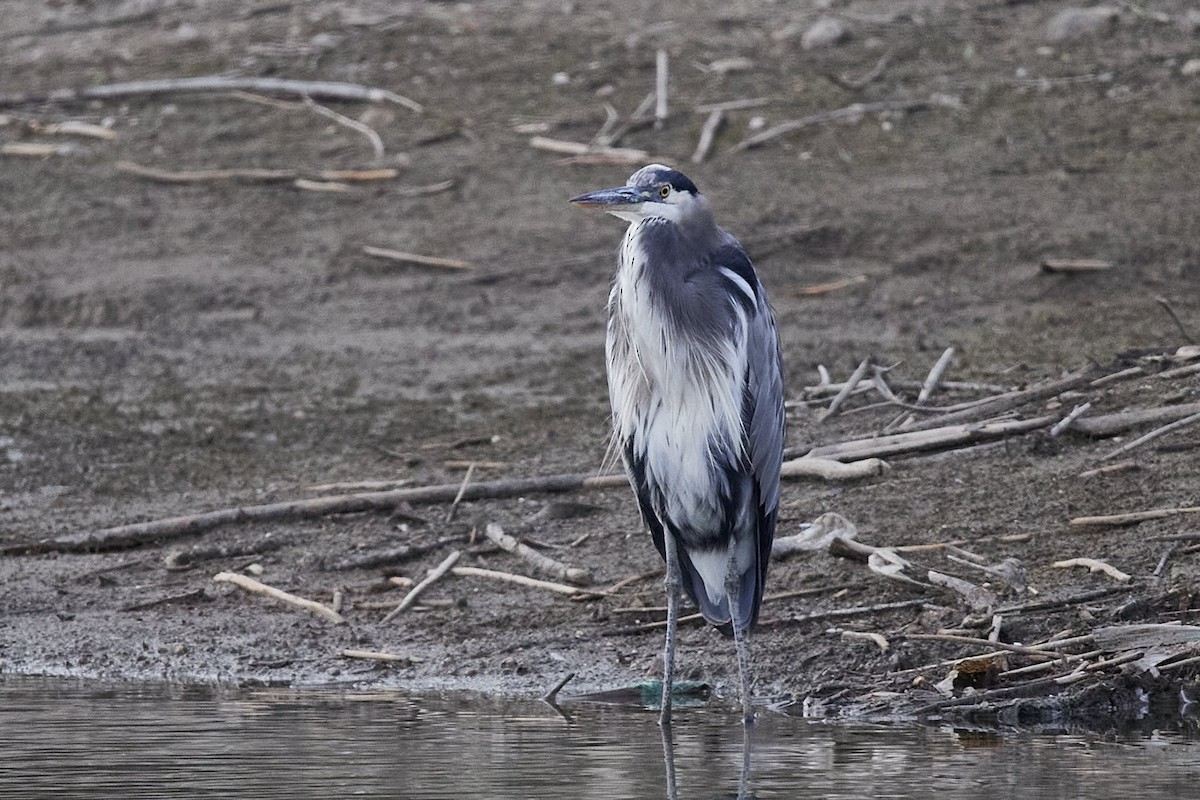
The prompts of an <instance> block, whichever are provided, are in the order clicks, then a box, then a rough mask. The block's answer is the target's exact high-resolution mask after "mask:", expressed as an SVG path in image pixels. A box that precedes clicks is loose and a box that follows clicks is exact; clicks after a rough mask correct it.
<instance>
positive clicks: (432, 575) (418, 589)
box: [383, 550, 462, 622]
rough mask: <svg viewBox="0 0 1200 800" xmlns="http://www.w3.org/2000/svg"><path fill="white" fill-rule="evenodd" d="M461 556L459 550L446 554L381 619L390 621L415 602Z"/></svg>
mask: <svg viewBox="0 0 1200 800" xmlns="http://www.w3.org/2000/svg"><path fill="white" fill-rule="evenodd" d="M461 557H462V551H461V550H455V551H454V552H452V553H451V554H450V555H448V556H446V558H445V559H443V561H442V563H440V564H438V565H437V566H436V567H434V568H433V569H431V570H429V574H428V575H426V576H425V578H424V579H423V580H422V581H421V582H420V583H418V584H417V585H416V586H414V587H413V588H411V589H409V590H408V594H406V595H404V599H403V600H401V601H400V604H399V605H398V606H396V607H395V608H393V609H392V610H391V611H389V612H388V614H387V616H386V617H384V618H383V621H384V622H391V621H392V620H394V619H395V618H396V617H397V616H399V615H400V614H402V613H403V612H404V610H405V609H407V608H408V607H409V606H411V605H412V604H413V603H415V602H417V598H418V597H420V596H421V593H422V592H424V591H425V590H426V589H428V588H429V587H430V586H432V585H433V584H434V583H436V582H437V581H438V580H439V579H440V578H441V577H442V576H443V575H445V574H446V573H447V572H449V571H450V568H451V567H453V566H454V565H455V564H456V563H457V562H458V559H459V558H461Z"/></svg>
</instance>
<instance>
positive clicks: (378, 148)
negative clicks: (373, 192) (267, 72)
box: [304, 94, 384, 161]
mask: <svg viewBox="0 0 1200 800" xmlns="http://www.w3.org/2000/svg"><path fill="white" fill-rule="evenodd" d="M304 105H305V106H307V107H308V108H311V109H312V110H313V111H315V112H317V113H318V114H320V115H321V116H322V117H325V118H326V119H331V120H333V121H334V122H336V123H337V124H338V125H341V126H342V127H343V128H349V129H350V130H352V131H355V132H356V133H360V134H362V135H363V136H365V137H366V139H367V141H368V142H370V143H371V150H372V152H374V153H375V160H376V161H380V160H382V159H383V156H384V150H383V138H382V137H380V135H379V134H378V133H376V132H375V129H374V128H372V127H371V126H370V125H364V124H363V123H361V122H359V121H358V120H356V119H351V118H350V117H347V116H346V115H345V114H339V113H338V112H336V111H334V110H333V109H332V108H326V107H325V106H323V105H321V104H320V103H318V102H316V101H315V100H313V99H312V97H310V96H309V95H307V94H306V95H304Z"/></svg>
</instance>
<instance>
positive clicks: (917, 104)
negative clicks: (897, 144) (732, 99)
mask: <svg viewBox="0 0 1200 800" xmlns="http://www.w3.org/2000/svg"><path fill="white" fill-rule="evenodd" d="M931 108H962V102H961V101H960V100H958V99H957V98H952V97H946V96H944V95H930V96H929V97H928V98H926V99H924V100H883V101H881V102H878V103H854V104H853V105H849V106H846V107H844V108H837V109H834V110H832V111H822V112H821V113H819V114H811V115H809V116H807V117H801V118H800V119H793V120H789V121H788V122H783V123H780V124H779V125H776V126H775V127H773V128H768V129H767V130H765V131H763V132H762V133H756V134H754V135H753V136H748V137H746V138H745V139H743V140H742V141H741V142H739V143H738V144H737V145H735V146H734V148H733V149H734V151H735V152H736V151H741V150H750V149H751V148H754V147H761V146H762V145H764V144H766V143H767V142H769V141H771V140H772V139H777V138H779V137H780V136H783V135H784V134H788V133H792V132H794V131H798V130H801V129H802V128H808V127H811V126H813V125H819V124H821V123H824V122H833V121H834V120H839V119H855V118H858V117H862V116H864V115H866V114H875V113H879V112H885V111H899V112H912V111H926V110H928V109H931Z"/></svg>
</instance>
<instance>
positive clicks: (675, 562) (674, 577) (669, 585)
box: [658, 531, 682, 726]
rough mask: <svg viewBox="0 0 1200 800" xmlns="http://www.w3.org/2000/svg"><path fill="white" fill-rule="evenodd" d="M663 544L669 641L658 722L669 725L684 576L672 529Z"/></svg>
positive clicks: (665, 656) (664, 652) (666, 533)
mask: <svg viewBox="0 0 1200 800" xmlns="http://www.w3.org/2000/svg"><path fill="white" fill-rule="evenodd" d="M663 544H664V545H665V547H664V548H663V549H664V550H665V551H666V558H667V577H666V580H665V581H664V582H663V583H664V585H665V587H666V590H667V643H666V645H665V646H664V647H663V685H662V705H661V706H660V711H659V714H658V723H659V724H660V725H663V726H667V725H670V724H671V691H672V689H673V688H674V685H675V627H676V625H677V623H678V621H679V590H680V588H681V581H682V577H681V576H680V572H679V553H678V552H677V550H676V543H675V536H674V535H673V534H672V533H671V532H670V531H664V536H663Z"/></svg>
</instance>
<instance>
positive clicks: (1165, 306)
mask: <svg viewBox="0 0 1200 800" xmlns="http://www.w3.org/2000/svg"><path fill="white" fill-rule="evenodd" d="M1154 302H1156V303H1158V304H1159V305H1160V306H1162V310H1163V311H1165V312H1167V316H1168V317H1170V318H1171V322H1174V323H1175V327H1176V328H1178V329H1179V333H1180V334H1181V335H1182V336H1183V338H1184V339H1185V340H1187V342H1188V344H1195V343H1196V339H1195V337H1193V336H1192V334H1191V333H1190V332H1189V331H1188V329H1187V326H1185V325H1184V324H1183V320H1181V319H1180V318H1179V315H1178V314H1176V313H1175V309H1174V308H1173V307H1172V306H1171V301H1170V300H1168V299H1167V298H1165V297H1156V298H1154Z"/></svg>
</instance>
